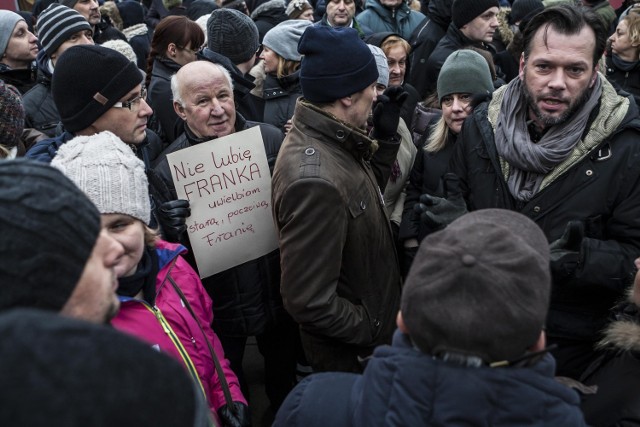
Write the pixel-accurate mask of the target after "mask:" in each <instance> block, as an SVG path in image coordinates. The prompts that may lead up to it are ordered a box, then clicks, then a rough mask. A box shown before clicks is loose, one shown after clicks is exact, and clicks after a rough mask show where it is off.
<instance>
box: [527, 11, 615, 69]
mask: <svg viewBox="0 0 640 427" xmlns="http://www.w3.org/2000/svg"><path fill="white" fill-rule="evenodd" d="M585 26H589V27H590V28H591V29H592V30H593V32H594V33H595V38H596V43H595V48H594V50H593V66H594V67H595V66H596V65H597V64H598V61H599V60H600V58H601V57H602V54H603V53H604V49H605V47H606V43H607V29H606V28H605V26H604V24H603V23H602V21H601V19H600V18H599V17H598V15H596V14H595V13H594V12H592V11H591V10H583V9H580V8H579V7H577V6H573V5H568V4H563V5H560V6H553V7H550V8H548V9H545V10H543V11H542V12H540V13H538V14H537V15H535V16H534V17H533V18H531V20H530V21H529V23H528V24H527V26H526V27H525V28H524V32H523V33H522V35H523V39H524V58H525V60H526V59H527V58H528V57H529V54H530V53H531V43H532V41H533V38H534V36H535V35H536V33H537V32H538V30H539V29H540V28H541V27H544V29H543V31H544V35H543V39H544V43H545V45H546V44H547V32H548V31H549V28H553V29H554V30H556V31H558V32H559V33H561V34H565V35H576V34H578V33H580V31H582V29H583V28H584V27H585Z"/></svg>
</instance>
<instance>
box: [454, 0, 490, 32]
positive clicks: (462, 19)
mask: <svg viewBox="0 0 640 427" xmlns="http://www.w3.org/2000/svg"><path fill="white" fill-rule="evenodd" d="M492 7H500V3H499V2H498V0H453V5H452V6H451V21H453V23H454V24H455V26H456V27H458V28H462V27H463V26H464V25H465V24H468V23H469V22H471V21H473V20H474V19H476V18H477V17H478V16H480V15H482V14H483V13H484V12H485V11H486V10H487V9H490V8H492Z"/></svg>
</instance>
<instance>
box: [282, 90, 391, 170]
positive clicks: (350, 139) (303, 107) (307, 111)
mask: <svg viewBox="0 0 640 427" xmlns="http://www.w3.org/2000/svg"><path fill="white" fill-rule="evenodd" d="M293 122H294V125H295V126H296V127H298V128H300V129H301V130H302V132H303V133H305V134H307V135H311V136H312V137H314V138H316V139H319V140H322V141H326V142H328V143H334V144H339V145H341V146H342V147H344V148H345V149H346V150H347V151H349V152H350V153H351V154H353V156H354V157H355V158H356V159H358V160H367V161H368V160H370V159H371V157H372V156H373V154H374V153H375V152H376V150H377V149H378V143H377V142H376V141H375V140H373V139H371V138H369V137H368V136H367V134H366V133H365V132H364V130H362V129H358V128H356V127H354V126H351V125H349V124H347V123H345V122H343V121H341V120H339V119H338V118H337V117H335V116H334V115H333V114H330V113H328V112H326V111H324V110H323V109H321V108H319V107H317V106H315V105H313V104H311V103H309V102H308V101H305V100H304V99H302V98H300V99H298V101H297V103H296V109H295V112H294V114H293Z"/></svg>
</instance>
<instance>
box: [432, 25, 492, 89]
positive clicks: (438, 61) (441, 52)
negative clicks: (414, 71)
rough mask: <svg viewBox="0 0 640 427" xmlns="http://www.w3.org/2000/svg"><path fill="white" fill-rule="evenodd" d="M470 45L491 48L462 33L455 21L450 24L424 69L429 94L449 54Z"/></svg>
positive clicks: (434, 86) (436, 82)
mask: <svg viewBox="0 0 640 427" xmlns="http://www.w3.org/2000/svg"><path fill="white" fill-rule="evenodd" d="M468 46H475V47H477V48H478V49H484V50H490V49H491V48H490V46H489V45H485V44H483V43H478V42H473V41H471V40H470V39H469V38H467V36H465V35H464V34H462V31H460V30H459V29H458V27H456V26H455V24H454V23H453V22H452V23H451V24H449V28H447V33H446V34H445V36H444V37H442V39H440V41H439V42H438V45H437V46H436V48H435V49H434V50H433V52H432V53H431V55H430V56H429V59H428V60H427V64H426V66H425V69H424V74H422V78H423V79H424V84H425V86H426V91H427V94H431V93H433V92H435V90H436V85H437V84H438V75H439V74H440V69H441V68H442V65H443V64H444V61H446V59H447V58H448V57H449V55H451V54H452V53H453V52H455V51H456V50H459V49H462V48H463V47H468ZM491 54H492V55H493V51H491Z"/></svg>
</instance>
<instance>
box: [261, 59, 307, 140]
mask: <svg viewBox="0 0 640 427" xmlns="http://www.w3.org/2000/svg"><path fill="white" fill-rule="evenodd" d="M300 96H302V89H301V88H300V71H296V72H295V73H293V74H290V75H288V76H285V77H282V78H277V77H275V76H273V75H270V74H267V75H266V77H265V79H264V88H263V90H262V98H263V99H264V122H265V123H269V124H271V125H274V126H275V127H277V128H278V129H280V130H281V131H283V132H284V125H285V124H286V123H287V120H289V119H290V118H291V117H293V111H294V110H295V108H296V100H297V99H298V97H300Z"/></svg>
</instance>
